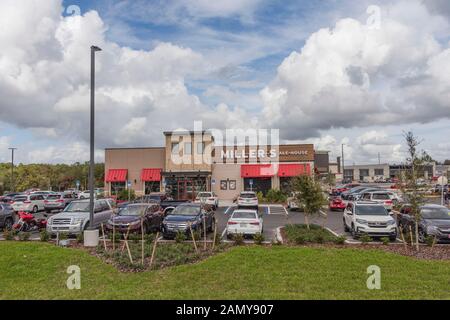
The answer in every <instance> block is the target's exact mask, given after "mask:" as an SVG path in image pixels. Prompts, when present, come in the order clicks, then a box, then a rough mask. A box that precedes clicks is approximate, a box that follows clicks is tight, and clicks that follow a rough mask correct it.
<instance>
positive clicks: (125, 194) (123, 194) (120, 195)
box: [117, 189, 136, 201]
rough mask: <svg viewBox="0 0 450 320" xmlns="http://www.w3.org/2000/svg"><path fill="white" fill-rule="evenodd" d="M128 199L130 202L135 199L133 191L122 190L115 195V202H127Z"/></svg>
mask: <svg viewBox="0 0 450 320" xmlns="http://www.w3.org/2000/svg"><path fill="white" fill-rule="evenodd" d="M128 192H129V194H128ZM128 199H130V200H131V201H132V200H134V199H136V193H135V192H134V190H133V189H130V190H126V189H124V190H122V191H120V192H119V193H118V194H117V200H120V201H128Z"/></svg>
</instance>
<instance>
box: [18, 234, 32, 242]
mask: <svg viewBox="0 0 450 320" xmlns="http://www.w3.org/2000/svg"><path fill="white" fill-rule="evenodd" d="M19 240H20V241H28V240H30V233H29V232H21V233H19Z"/></svg>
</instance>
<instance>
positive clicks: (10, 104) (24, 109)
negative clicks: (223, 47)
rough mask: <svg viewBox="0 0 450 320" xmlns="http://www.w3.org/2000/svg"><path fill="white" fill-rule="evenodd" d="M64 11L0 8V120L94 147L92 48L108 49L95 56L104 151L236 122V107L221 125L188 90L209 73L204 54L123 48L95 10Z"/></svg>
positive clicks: (54, 3)
mask: <svg viewBox="0 0 450 320" xmlns="http://www.w3.org/2000/svg"><path fill="white" fill-rule="evenodd" d="M60 12H61V1H60V0H49V1H46V2H45V4H43V3H42V1H38V0H33V1H27V2H19V3H17V2H16V1H13V0H5V1H2V2H1V3H0V23H1V24H2V25H1V28H0V43H1V45H2V50H1V51H0V95H1V96H2V101H1V102H0V106H1V108H0V117H1V118H2V119H5V121H8V123H9V124H12V125H16V126H19V127H21V128H27V129H33V130H35V132H41V133H44V134H45V135H46V136H49V137H50V136H53V137H55V136H57V137H58V138H60V139H63V138H67V137H70V140H71V141H88V138H89V76H90V51H89V48H90V46H91V45H93V44H95V45H98V46H100V47H101V48H102V49H103V51H102V52H99V53H97V58H96V60H97V84H96V85H97V86H96V112H97V115H96V133H97V135H96V142H97V146H98V147H99V148H103V147H106V146H119V145H123V144H127V145H128V146H132V145H151V144H158V143H159V142H160V141H162V135H161V131H162V130H163V129H164V130H170V129H173V128H178V127H188V128H189V127H192V125H193V122H194V120H201V119H211V120H212V121H213V122H214V124H219V125H220V126H222V127H223V126H225V125H226V123H227V121H228V120H227V119H233V121H234V119H235V116H234V115H233V114H231V109H230V110H228V112H227V113H222V118H221V119H220V121H215V116H214V114H215V112H216V110H215V109H214V108H208V107H207V106H205V105H203V104H202V103H201V102H200V100H199V99H198V97H197V96H195V95H192V94H190V93H189V91H188V89H187V87H186V85H185V79H186V78H187V77H196V76H199V75H202V74H204V73H205V72H208V70H209V68H210V66H209V65H208V64H207V63H206V62H205V60H204V58H203V56H202V55H201V54H199V53H196V52H194V51H192V50H191V49H189V48H183V47H180V46H177V45H173V44H170V43H159V44H157V45H156V47H155V48H154V49H153V50H150V51H145V50H133V49H130V48H127V47H120V46H119V45H117V44H116V43H114V42H111V41H108V40H106V39H105V32H106V30H107V27H106V26H105V24H104V23H103V21H102V19H101V18H100V17H99V15H98V13H97V12H95V11H91V12H88V13H86V14H85V15H83V16H71V17H65V18H63V17H61V16H60ZM11 30H13V31H12V32H11ZM10 33H11V34H10ZM218 112H220V110H219V111H218ZM240 114H241V115H242V113H240ZM143 124H145V125H143ZM48 151H49V153H50V154H52V152H53V151H52V150H48ZM68 157H70V155H69V156H68ZM39 158H44V159H45V157H44V156H43V155H42V154H39Z"/></svg>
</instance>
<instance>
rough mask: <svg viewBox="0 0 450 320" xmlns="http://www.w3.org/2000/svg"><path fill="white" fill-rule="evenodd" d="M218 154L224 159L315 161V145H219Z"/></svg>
mask: <svg viewBox="0 0 450 320" xmlns="http://www.w3.org/2000/svg"><path fill="white" fill-rule="evenodd" d="M216 156H219V157H220V158H221V159H223V160H238V159H257V160H259V159H265V160H269V161H270V160H271V161H277V160H278V161H280V162H295V161H314V146H313V145H312V144H311V145H309V144H306V145H280V146H279V148H271V147H267V148H258V147H218V148H217V149H216Z"/></svg>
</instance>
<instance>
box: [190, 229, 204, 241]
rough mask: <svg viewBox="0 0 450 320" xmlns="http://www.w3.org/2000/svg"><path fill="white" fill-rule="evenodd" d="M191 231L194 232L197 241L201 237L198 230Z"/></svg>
mask: <svg viewBox="0 0 450 320" xmlns="http://www.w3.org/2000/svg"><path fill="white" fill-rule="evenodd" d="M192 233H193V234H194V239H195V241H199V240H200V239H201V238H202V233H201V232H200V230H193V231H192Z"/></svg>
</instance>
